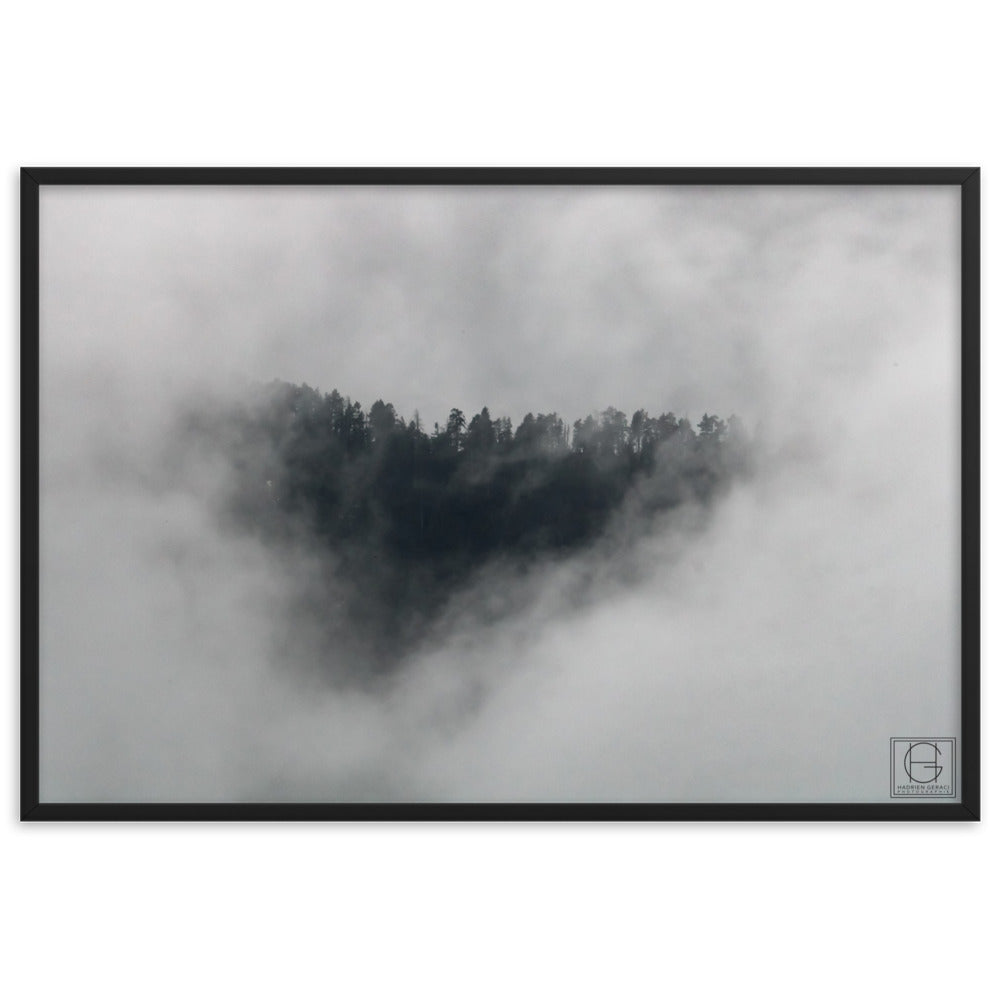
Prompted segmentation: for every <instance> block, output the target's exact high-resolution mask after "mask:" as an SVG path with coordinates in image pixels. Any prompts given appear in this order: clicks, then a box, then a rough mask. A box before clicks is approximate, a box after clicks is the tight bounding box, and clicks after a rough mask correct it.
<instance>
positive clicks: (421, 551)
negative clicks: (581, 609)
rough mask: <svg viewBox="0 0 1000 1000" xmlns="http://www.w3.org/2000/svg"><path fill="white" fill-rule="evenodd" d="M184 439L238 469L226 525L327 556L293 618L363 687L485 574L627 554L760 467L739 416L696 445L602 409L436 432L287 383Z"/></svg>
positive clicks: (697, 432) (642, 415) (662, 423)
mask: <svg viewBox="0 0 1000 1000" xmlns="http://www.w3.org/2000/svg"><path fill="white" fill-rule="evenodd" d="M181 439H182V440H183V441H185V442H186V443H192V442H193V443H197V444H199V445H200V446H201V447H202V448H204V447H205V444H206V442H210V445H209V446H210V448H211V449H212V450H213V451H214V452H215V453H216V455H219V454H221V455H222V456H223V457H224V458H225V461H226V462H227V463H228V465H229V467H230V470H229V471H230V475H229V477H228V478H229V482H230V484H231V486H230V489H229V493H228V496H227V498H226V500H225V503H224V516H225V517H226V518H227V520H228V521H229V522H230V523H231V525H233V526H235V527H236V528H237V530H238V531H240V532H246V533H249V534H251V535H254V536H256V537H257V538H258V539H259V540H261V541H262V542H264V543H265V544H266V545H267V546H269V547H270V548H271V549H272V550H275V551H277V552H279V553H280V552H285V553H288V552H290V551H292V550H293V549H295V548H301V547H303V546H304V547H306V548H308V549H309V550H310V551H312V552H313V554H314V555H315V556H316V557H317V565H318V566H319V570H318V572H317V573H315V574H313V575H312V576H311V579H310V581H309V582H308V583H305V582H304V583H303V587H302V588H301V593H300V599H299V601H298V609H299V611H300V613H301V615H302V616H304V617H305V618H306V619H308V622H307V624H308V625H309V627H311V628H313V629H318V630H319V632H320V633H321V634H325V639H326V641H327V642H330V643H336V644H337V645H338V647H339V648H340V649H341V650H343V648H344V647H345V645H347V646H348V647H353V649H354V651H355V653H356V657H355V660H354V663H355V665H356V669H355V670H354V671H352V679H355V680H358V679H361V680H365V679H370V677H371V675H377V674H379V673H381V672H384V671H385V670H388V669H390V668H391V667H393V666H394V665H395V664H396V663H397V662H398V660H399V659H400V657H401V656H403V655H405V654H407V653H412V652H413V649H414V644H415V643H418V642H419V641H420V640H422V639H423V638H425V636H426V634H427V632H428V629H429V628H430V627H431V626H432V625H433V623H434V621H435V619H436V618H437V617H438V615H439V614H440V612H441V611H442V609H444V608H445V606H446V605H447V603H448V601H449V599H450V598H451V597H452V596H453V595H454V594H455V593H456V592H458V591H460V590H461V589H462V588H463V587H464V586H467V585H468V583H469V581H470V579H471V578H472V576H473V575H474V574H475V573H476V572H477V571H480V570H482V568H483V567H485V566H486V565H488V564H490V563H491V562H502V563H503V564H504V565H505V567H507V569H508V570H510V571H513V572H515V573H517V572H520V573H521V574H525V573H527V571H528V570H529V569H530V568H531V567H532V566H533V565H536V564H537V562H538V560H540V559H542V558H546V559H559V558H563V557H566V556H569V555H572V554H579V553H581V552H583V551H584V550H586V549H588V547H591V546H593V545H595V544H596V543H597V542H598V541H599V540H601V539H602V537H603V536H605V535H606V533H607V532H608V529H609V527H610V526H611V525H614V526H615V529H616V536H615V537H616V540H617V541H618V542H620V543H621V542H626V543H627V541H628V540H629V539H635V538H636V537H641V536H642V534H643V533H645V532H647V531H648V530H649V529H650V527H651V525H652V524H653V523H654V522H655V521H656V519H657V518H659V517H661V516H663V515H664V514H666V513H667V512H669V511H671V510H674V509H675V508H678V507H680V506H681V505H683V504H686V503H691V504H695V505H699V506H701V507H707V506H708V505H709V504H710V503H711V502H712V500H713V499H714V498H715V497H716V496H718V495H719V494H720V493H722V492H723V491H724V490H725V489H726V488H727V487H728V486H729V484H730V483H731V481H732V479H733V477H734V476H737V475H744V474H746V473H747V471H748V470H749V466H750V459H749V451H748V440H747V436H746V434H745V432H744V430H743V427H742V424H741V423H740V421H739V419H738V418H737V417H735V416H732V417H730V418H729V419H728V420H723V419H721V418H719V417H718V416H716V415H709V414H708V413H706V414H704V416H703V417H702V419H701V421H700V422H699V424H698V425H697V428H695V427H692V425H691V423H690V421H689V420H688V419H687V418H685V417H681V418H678V417H677V416H675V415H674V414H673V413H672V412H670V413H666V414H661V415H660V416H658V417H652V416H650V415H649V414H648V413H646V411H645V410H637V411H635V412H634V413H633V414H632V416H631V418H629V417H627V416H626V414H625V413H624V412H622V411H621V410H618V409H615V408H614V407H609V408H607V409H605V410H604V411H602V412H600V413H597V414H593V415H590V416H587V417H585V418H582V419H577V420H575V421H574V422H573V423H572V425H570V424H569V423H567V422H564V420H563V419H562V418H561V417H560V416H558V415H557V414H556V413H538V414H532V413H529V414H527V415H526V416H525V417H524V418H523V420H522V421H521V423H520V424H519V425H518V426H517V427H516V428H515V427H514V426H513V424H512V422H511V420H510V419H509V418H508V417H505V416H504V417H498V418H496V419H493V418H492V417H491V415H490V412H489V409H488V408H486V407H483V409H482V410H481V411H480V412H479V413H476V414H474V415H473V416H472V417H471V419H468V420H467V419H466V417H465V414H464V413H463V412H462V411H461V410H459V409H457V408H455V409H452V410H451V412H450V414H449V417H448V420H447V422H446V424H445V425H444V426H443V427H442V426H440V425H439V424H437V423H435V424H434V426H433V429H432V430H430V431H428V430H427V429H425V428H424V426H423V424H422V422H421V419H420V416H419V414H416V413H415V414H414V415H413V417H412V419H410V420H409V421H407V420H405V419H404V418H403V417H401V416H400V415H399V414H398V413H397V412H396V409H395V407H394V406H393V404H392V403H385V402H384V401H383V400H381V399H379V400H378V401H376V402H375V403H373V404H372V405H371V406H370V407H368V408H365V407H363V406H362V404H361V403H360V402H357V401H352V400H351V399H350V397H344V396H342V395H341V394H340V393H339V392H337V391H336V390H334V391H331V392H328V393H325V394H324V393H322V392H320V391H319V390H318V389H314V388H311V387H309V386H307V385H300V386H294V385H291V384H288V383H285V382H280V381H273V382H271V383H269V384H267V385H258V386H256V387H255V388H254V389H253V390H252V391H250V392H249V393H248V394H247V395H246V396H245V397H244V398H243V399H241V400H240V401H239V402H238V403H235V404H234V403H229V404H226V405H225V406H222V405H220V406H219V407H217V408H216V409H214V410H212V409H209V408H205V407H202V408H196V409H194V410H193V411H191V412H189V413H188V415H187V416H186V418H185V420H184V434H183V435H182V438H181ZM300 620H301V619H300Z"/></svg>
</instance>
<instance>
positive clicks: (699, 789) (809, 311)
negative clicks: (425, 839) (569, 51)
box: [41, 189, 960, 801]
mask: <svg viewBox="0 0 1000 1000" xmlns="http://www.w3.org/2000/svg"><path fill="white" fill-rule="evenodd" d="M957 209H958V204H957V196H953V195H952V193H951V192H945V191H929V190H920V189H907V190H894V189H887V190H876V189H871V190H848V189H818V190H815V191H808V190H805V189H795V190H790V191H789V190H754V189H745V190H742V189H732V190H724V189H717V190H709V189H706V190H700V189H689V190H685V191H683V192H676V191H665V192H659V191H631V190H630V191H622V192H615V191H608V190H597V191H593V192H587V191H579V192H577V191H571V190H557V191H553V192H535V191H525V192H504V191H479V192H477V191H474V190H468V191H463V192H460V193H459V194H457V195H451V196H449V195H448V193H447V192H443V191H442V192H435V191H419V190H418V191H402V190H400V191H397V192H393V193H392V194H391V195H387V194H386V193H385V192H377V191H370V190H364V189H359V190H358V191H356V192H351V193H349V194H344V193H340V194H335V195H330V196H327V198H326V199H325V200H324V197H323V196H322V192H318V191H317V192H309V193H303V192H296V191H286V192H280V191H274V192H236V191H230V192H213V191H198V190H194V191H166V192H156V191H155V189H154V190H151V191H128V190H123V191H108V192H103V193H95V192H93V191H87V190H79V191H74V190H73V189H59V190H55V191H50V192H45V193H44V195H43V201H42V413H41V418H42V425H41V430H42V449H41V458H42V510H41V516H42V548H41V578H42V588H41V600H42V636H41V641H42V657H41V667H42V706H43V710H42V794H43V798H44V799H48V800H58V799H66V800H88V799H92V800H115V799H125V800H146V799H153V800H183V799H195V800H197V799H206V800H254V799H256V800H260V799H265V800H267V799H273V800H306V799H309V800H346V799H360V800H387V799H402V800H410V799H412V800H427V799H431V800H445V801H447V800H470V799H471V800H475V799H482V800H509V799H525V800H530V799H553V798H554V799H571V800H578V799H594V798H597V799H609V800H622V799H653V800H671V799H675V800H676V799H680V800H692V799H693V800H697V799H714V800H730V801H739V800H746V799H753V798H761V799H785V798H792V799H805V800H809V799H813V800H824V799H833V800H836V799H862V800H869V801H878V800H883V799H885V798H886V797H887V790H888V776H887V773H886V771H887V756H888V751H887V747H888V740H889V738H890V737H891V736H901V735H902V736H907V735H914V734H920V733H927V734H933V735H936V736H946V735H960V734H958V705H957V688H956V682H957V676H958V560H957V542H958V490H957V473H958V406H957V403H958V399H957V377H958V342H957V329H958V325H957V324H958V272H957V259H958V255H957V234H958V228H957V226H958V215H957ZM273 377H277V378H279V379H288V380H289V382H291V383H293V384H295V385H300V384H301V383H303V382H306V383H309V384H316V383H321V384H323V383H325V384H327V385H330V384H334V378H336V384H339V385H341V386H343V387H345V388H346V387H348V386H350V387H351V391H352V392H354V393H356V394H357V397H358V398H363V399H365V400H378V399H379V397H381V398H382V399H384V400H390V399H391V400H393V402H394V403H395V404H396V406H398V407H399V410H398V414H399V415H403V414H405V422H406V425H407V429H408V427H409V423H410V420H411V416H410V415H411V414H412V413H413V411H414V410H418V409H419V411H420V413H421V414H422V415H423V417H424V420H425V422H426V423H425V431H426V434H427V437H428V438H429V439H430V438H431V437H433V435H432V433H431V431H430V427H432V426H433V424H434V423H435V422H438V423H439V424H440V425H441V427H442V428H443V429H445V430H447V425H448V419H449V409H448V407H449V406H450V405H455V404H457V408H459V409H462V410H464V412H465V413H469V414H481V411H482V407H483V406H484V405H488V406H489V408H490V411H491V412H492V413H495V414H503V413H513V414H521V413H526V412H529V411H532V410H535V411H537V409H538V408H539V407H541V408H542V411H543V414H542V415H543V416H546V415H549V414H554V413H565V414H567V415H572V417H573V418H575V417H576V416H577V415H580V414H587V413H592V412H597V413H600V412H602V411H603V409H604V408H606V407H607V406H608V404H609V403H611V402H614V401H621V403H626V402H627V403H629V404H630V405H634V406H641V407H645V408H646V409H647V411H648V413H650V414H652V413H660V412H662V411H663V410H665V409H666V408H667V407H668V406H671V407H674V409H675V412H676V413H677V414H678V415H679V417H678V420H679V419H681V418H684V417H686V418H687V419H688V420H689V422H690V423H692V424H694V427H693V428H692V431H696V430H697V424H698V419H699V418H700V416H701V414H702V413H703V412H706V411H707V412H708V413H709V414H711V413H712V412H713V411H712V409H711V407H724V409H723V410H722V411H721V412H723V413H725V414H727V415H728V414H729V413H730V412H732V411H735V412H738V413H740V415H741V416H743V417H744V418H745V420H746V423H747V426H748V427H749V428H750V436H751V437H752V439H753V441H754V470H753V475H752V476H743V477H737V478H735V479H733V480H732V481H731V482H728V483H727V488H726V489H724V490H714V489H713V490H711V491H710V493H711V502H709V503H705V502H704V498H699V497H698V496H697V495H694V496H684V497H683V498H680V497H678V498H676V499H678V500H680V502H678V503H671V504H669V505H667V507H666V509H663V510H657V511H654V512H653V513H654V515H655V516H653V517H651V518H648V519H645V520H644V521H643V523H644V524H645V525H646V527H644V529H643V530H642V531H641V532H639V533H638V534H637V533H636V532H635V530H634V528H635V519H634V518H632V517H630V514H632V513H634V510H635V504H634V503H632V502H629V500H628V496H629V495H632V493H633V492H634V490H635V486H636V484H641V482H642V481H643V480H642V477H641V476H639V477H637V478H636V479H635V480H634V481H633V482H632V483H631V485H630V489H629V490H627V491H626V493H625V494H623V495H622V496H621V497H620V498H619V500H618V502H616V503H615V504H613V505H611V506H612V507H613V508H614V509H613V511H612V510H611V509H610V508H609V512H608V513H609V516H608V517H607V518H606V519H604V520H602V521H601V522H600V523H599V524H595V525H593V526H592V529H591V528H588V529H587V530H586V531H584V533H583V535H582V536H581V537H580V539H579V540H580V541H581V544H579V545H571V546H568V547H565V550H559V546H553V545H550V544H548V543H546V544H543V545H540V546H537V547H535V548H533V550H532V555H531V559H530V560H529V565H527V566H526V565H525V563H524V561H523V560H517V559H509V558H503V557H502V556H503V553H502V552H499V551H492V550H491V551H489V552H487V553H485V554H484V555H486V556H488V558H485V557H484V558H482V559H480V558H477V559H474V560H471V561H470V563H469V565H468V566H466V567H465V571H464V576H463V581H462V585H461V586H460V587H452V588H449V589H448V591H447V594H446V595H445V599H442V600H441V601H439V602H437V603H435V606H434V613H433V615H431V616H429V617H428V618H426V620H425V621H424V623H423V625H422V626H421V640H420V642H418V643H412V644H410V645H409V646H407V645H405V644H404V646H403V647H402V649H403V653H402V654H400V653H399V650H395V651H394V656H395V657H396V668H395V669H393V670H392V671H390V672H389V673H388V675H387V676H386V679H385V680H384V682H382V683H380V684H379V685H377V686H376V687H375V688H372V687H370V686H365V685H358V684H346V685H345V684H331V683H330V678H331V676H339V675H342V674H344V673H347V674H349V673H350V672H351V666H350V665H351V664H352V663H353V664H356V663H358V662H359V661H362V660H363V658H364V657H366V656H369V655H370V644H368V643H364V642H362V643H359V644H357V645H356V646H354V647H352V645H351V644H350V643H349V642H348V643H344V644H342V645H340V646H338V645H337V644H335V643H331V642H330V629H329V622H328V618H325V617H324V615H325V614H327V613H328V609H329V607H330V598H331V596H333V597H335V595H334V594H333V593H332V591H333V590H335V589H336V587H337V586H338V585H339V583H338V581H339V580H340V578H339V577H338V574H337V572H334V573H333V574H332V575H331V570H330V567H331V565H333V564H334V563H332V562H331V560H333V561H334V562H335V561H336V559H337V558H338V554H337V546H330V545H327V544H324V545H320V544H317V543H316V537H317V536H316V529H317V524H316V523H315V522H313V521H311V520H310V516H304V517H302V516H299V517H294V518H291V519H290V520H289V521H288V523H289V524H296V525H298V527H296V528H294V529H292V530H291V534H290V535H289V536H288V537H286V538H284V539H283V540H282V544H280V545H277V544H275V541H274V538H273V537H268V536H267V535H266V533H264V534H262V533H260V532H254V531H248V530H245V524H244V525H243V526H241V525H240V523H239V520H238V517H237V516H236V515H235V514H234V510H233V497H234V495H238V494H239V490H240V488H241V487H242V486H243V484H244V482H245V480H244V477H245V476H246V475H247V474H248V472H252V476H253V477H254V481H255V482H256V487H255V488H256V489H258V490H259V489H260V488H261V482H260V479H261V476H260V473H261V472H263V470H262V469H252V470H251V469H250V467H249V466H244V467H243V468H242V469H241V468H239V467H234V465H233V461H232V456H233V455H234V454H235V453H236V452H235V451H234V449H233V447H232V446H233V445H234V444H237V443H238V440H237V439H235V438H234V439H228V440H227V441H226V442H225V443H226V447H222V448H220V447H218V444H219V441H218V433H219V428H220V427H221V426H222V424H221V423H218V422H217V423H215V424H213V428H214V430H213V433H212V434H202V435H201V436H200V437H199V435H197V434H195V435H194V438H193V439H192V437H191V436H190V435H188V436H187V437H184V436H182V435H181V434H180V433H179V431H178V426H179V423H182V422H183V421H184V420H185V419H186V417H187V416H189V415H190V414H191V412H192V408H193V407H194V408H197V407H196V406H195V404H196V403H197V402H198V401H204V400H205V399H218V400H219V401H220V402H219V407H220V409H219V411H217V413H216V415H217V416H218V415H219V413H225V412H232V410H233V408H239V407H240V406H241V405H243V403H244V402H245V399H246V396H245V393H246V391H247V385H248V382H251V381H255V380H256V381H261V382H266V381H268V380H269V379H271V378H273ZM366 419H367V420H369V421H370V419H371V410H370V407H369V410H368V412H367V414H366ZM627 423H629V424H630V421H627ZM470 424H471V420H470V421H469V423H468V424H466V427H465V428H464V429H463V431H464V433H465V434H466V435H467V434H468V433H469V425H470ZM514 430H515V428H512V432H513V431H514ZM566 431H569V433H568V444H567V447H568V449H569V451H571V452H572V450H573V431H572V428H571V426H570V427H566V426H564V427H563V432H564V434H565V432H566ZM223 436H224V435H223ZM697 436H700V432H699V434H698V435H697ZM466 443H467V442H466ZM466 443H463V445H462V450H463V452H464V450H465V446H466ZM237 450H238V449H237ZM639 453H640V454H641V446H640V449H639ZM456 454H457V452H456ZM456 461H457V459H456ZM595 461H596V460H595ZM505 463H506V464H509V463H507V462H506V459H505ZM505 463H500V464H505ZM611 465H612V467H613V466H614V463H611ZM497 467H499V465H498V466H497ZM282 468H283V469H284V470H285V471H286V472H287V471H288V468H287V466H282ZM454 471H455V470H452V472H454ZM268 479H271V481H272V488H273V485H274V483H275V482H276V480H275V478H274V477H273V476H264V477H263V482H264V484H265V489H266V483H267V480H268ZM279 481H280V477H279ZM649 481H650V482H655V475H653V476H651V478H650V480H649ZM449 482H450V478H449ZM305 492H306V494H308V489H306V491H305ZM261 496H263V494H262V495H261ZM249 499H251V500H253V498H249ZM258 499H260V497H258ZM278 499H279V500H281V499H282V498H281V497H278ZM286 499H287V497H286ZM254 503H256V500H253V503H251V507H253V504H254ZM639 507H640V508H641V507H642V504H641V503H639ZM291 511H292V508H291V507H289V508H288V512H289V513H290V512H291ZM296 512H297V514H299V515H301V514H302V513H303V510H302V509H301V508H300V507H297V508H296ZM319 527H320V529H321V530H320V535H322V525H320V526H319ZM380 537H381V536H380ZM550 540H551V538H550ZM583 542H585V544H582V543H583ZM487 548H489V546H487ZM348 579H350V577H348ZM309 594H313V595H320V596H319V597H318V598H317V600H316V604H317V606H312V607H311V606H309V605H308V602H306V603H304V600H305V599H306V598H307V597H308V595H309ZM345 599H346V598H345ZM338 634H341V633H338ZM318 656H322V657H324V658H326V662H317V657H318Z"/></svg>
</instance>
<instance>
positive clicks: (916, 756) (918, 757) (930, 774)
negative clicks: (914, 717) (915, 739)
mask: <svg viewBox="0 0 1000 1000" xmlns="http://www.w3.org/2000/svg"><path fill="white" fill-rule="evenodd" d="M940 756H941V751H940V750H939V749H938V746H937V744H936V743H911V744H910V749H909V750H907V751H906V756H905V757H903V767H904V768H905V769H906V773H907V775H909V778H910V780H911V781H918V782H920V784H922V785H925V784H927V783H928V782H930V781H937V779H938V778H940V777H941V772H942V771H943V770H944V768H943V767H942V766H941V764H939V763H938V759H939V758H940Z"/></svg>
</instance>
